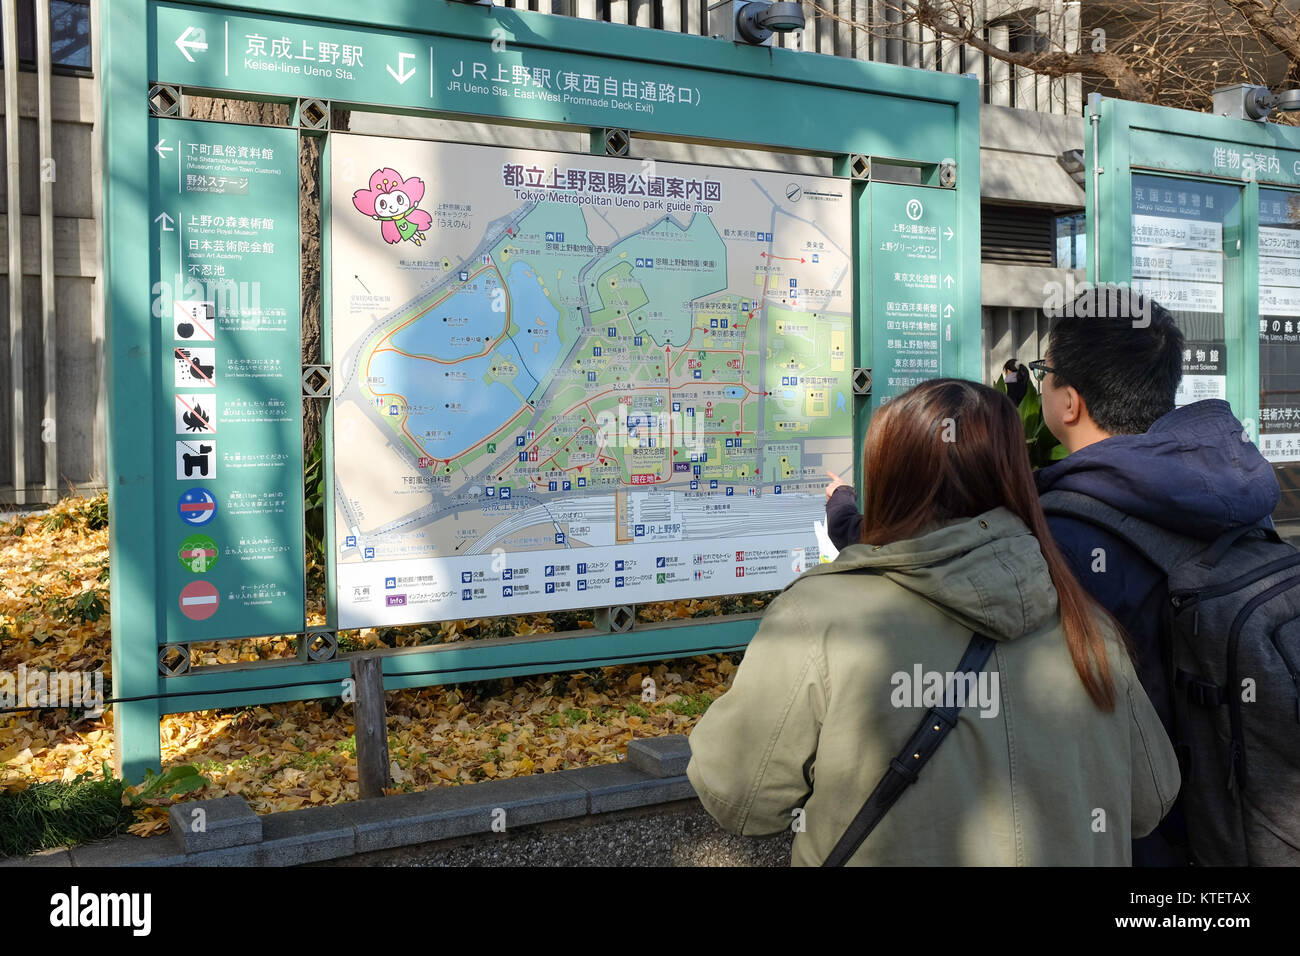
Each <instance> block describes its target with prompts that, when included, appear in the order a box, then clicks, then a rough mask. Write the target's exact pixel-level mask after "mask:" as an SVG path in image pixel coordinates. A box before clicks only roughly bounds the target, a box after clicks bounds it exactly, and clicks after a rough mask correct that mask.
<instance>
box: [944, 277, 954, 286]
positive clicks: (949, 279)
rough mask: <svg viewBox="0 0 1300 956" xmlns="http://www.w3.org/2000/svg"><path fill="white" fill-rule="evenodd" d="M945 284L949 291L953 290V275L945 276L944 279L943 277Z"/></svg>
mask: <svg viewBox="0 0 1300 956" xmlns="http://www.w3.org/2000/svg"><path fill="white" fill-rule="evenodd" d="M943 284H944V285H946V286H947V287H948V288H949V289H951V288H952V276H951V275H946V276H944V277H943Z"/></svg>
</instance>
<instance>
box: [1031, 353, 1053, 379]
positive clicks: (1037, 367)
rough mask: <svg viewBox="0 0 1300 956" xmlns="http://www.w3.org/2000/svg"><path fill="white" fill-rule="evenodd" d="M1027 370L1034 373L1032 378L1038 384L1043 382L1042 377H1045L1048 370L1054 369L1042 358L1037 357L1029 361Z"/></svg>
mask: <svg viewBox="0 0 1300 956" xmlns="http://www.w3.org/2000/svg"><path fill="white" fill-rule="evenodd" d="M1029 370H1030V371H1031V372H1033V373H1034V380H1035V381H1037V382H1038V383H1039V384H1040V385H1041V384H1042V383H1043V379H1044V378H1046V377H1047V373H1048V372H1055V371H1056V369H1054V368H1052V367H1051V366H1050V365H1048V364H1047V363H1046V362H1044V361H1043V360H1042V359H1038V360H1036V361H1033V362H1030V363H1029Z"/></svg>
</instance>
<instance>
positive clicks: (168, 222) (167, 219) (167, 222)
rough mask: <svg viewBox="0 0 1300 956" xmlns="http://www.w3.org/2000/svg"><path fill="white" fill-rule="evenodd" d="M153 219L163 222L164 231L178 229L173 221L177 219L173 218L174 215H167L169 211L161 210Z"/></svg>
mask: <svg viewBox="0 0 1300 956" xmlns="http://www.w3.org/2000/svg"><path fill="white" fill-rule="evenodd" d="M153 221H154V222H161V223H162V231H163V232H175V231H176V230H175V229H173V228H172V223H173V222H174V221H175V220H173V219H172V217H171V216H169V215H167V213H165V212H160V213H159V214H158V215H156V216H154V217H153Z"/></svg>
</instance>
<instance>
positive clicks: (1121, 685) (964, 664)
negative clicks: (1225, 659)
mask: <svg viewBox="0 0 1300 956" xmlns="http://www.w3.org/2000/svg"><path fill="white" fill-rule="evenodd" d="M863 458H864V467H863V471H862V475H863V494H864V501H863V504H864V509H863V511H864V514H863V522H862V542H861V543H859V544H853V545H850V546H849V547H846V548H845V549H844V550H843V551H841V552H840V554H839V556H838V557H837V558H836V560H835V561H833V562H831V563H829V564H822V565H818V566H816V567H814V568H812V569H810V570H809V571H807V572H805V573H804V574H803V575H801V576H800V577H799V578H798V579H796V581H795V582H794V583H793V584H792V585H791V586H790V587H789V588H787V589H786V590H785V591H784V592H783V593H782V594H781V595H780V596H779V597H777V598H776V599H775V600H774V601H773V602H772V604H771V605H770V607H769V608H768V611H767V613H766V614H765V615H764V618H763V622H762V625H761V626H760V628H759V630H758V633H757V634H756V635H755V636H754V638H753V640H752V641H751V642H750V645H749V648H748V649H747V651H746V653H745V659H744V661H743V663H742V664H741V666H740V669H739V670H738V671H737V673H736V676H735V679H734V682H733V685H732V688H731V689H730V690H729V691H728V692H727V693H726V694H724V695H723V696H722V697H721V698H720V699H719V700H717V701H716V702H715V703H714V704H713V705H712V706H711V707H710V709H709V710H708V712H707V713H706V714H705V715H704V716H703V717H702V718H701V720H700V722H699V723H698V724H697V726H696V728H695V730H694V732H693V733H692V735H691V750H692V758H691V763H690V765H689V767H688V770H687V772H688V774H689V776H690V779H691V782H692V784H693V785H694V786H695V790H696V793H697V794H698V795H699V797H700V800H701V801H702V802H703V803H704V806H705V807H706V808H707V809H708V810H709V812H710V813H711V814H713V816H714V817H715V819H717V820H718V822H719V823H720V824H722V826H724V827H725V828H727V829H729V830H732V831H733V832H738V833H746V834H755V835H757V834H765V833H773V832H776V831H778V830H782V829H784V828H786V827H791V826H793V827H794V829H795V832H796V836H795V841H794V855H793V862H794V863H795V864H803V865H820V864H822V863H824V862H826V861H827V860H828V858H830V859H831V861H832V862H842V861H843V860H848V862H851V863H853V864H860V865H861V864H950V865H961V864H974V865H981V864H1002V865H1035V864H1038V865H1042V864H1109V865H1127V864H1128V863H1129V862H1130V853H1131V850H1130V840H1131V838H1132V837H1134V836H1142V835H1145V834H1146V833H1148V832H1150V831H1151V829H1153V828H1154V827H1155V825H1156V824H1157V823H1158V822H1159V820H1160V818H1161V817H1162V816H1163V815H1164V814H1165V813H1166V812H1168V809H1169V807H1170V805H1171V804H1172V803H1173V800H1174V798H1175V796H1176V795H1177V792H1178V787H1179V783H1180V781H1179V776H1178V767H1177V762H1176V760H1175V758H1174V753H1173V749H1172V747H1171V746H1170V744H1169V740H1168V738H1167V737H1166V735H1165V732H1164V729H1163V728H1162V726H1161V724H1160V721H1159V719H1158V717H1157V716H1156V714H1155V711H1154V710H1153V708H1152V707H1151V703H1150V701H1149V700H1148V699H1147V697H1146V695H1145V693H1144V692H1143V690H1142V687H1141V685H1140V684H1139V683H1138V681H1137V678H1136V676H1135V675H1134V671H1133V665H1132V661H1131V660H1130V657H1129V654H1128V651H1127V649H1126V647H1125V644H1124V639H1123V637H1122V635H1121V634H1120V632H1119V629H1118V627H1117V626H1116V625H1115V624H1114V622H1113V621H1112V620H1111V619H1110V618H1109V616H1108V615H1107V614H1106V613H1105V612H1104V611H1103V610H1101V609H1100V608H1099V607H1097V606H1096V605H1095V604H1094V603H1093V602H1092V601H1091V599H1090V598H1089V597H1088V596H1087V594H1086V592H1085V591H1084V590H1083V589H1082V588H1081V586H1080V585H1079V584H1078V582H1077V581H1075V580H1074V578H1073V576H1072V575H1071V573H1070V570H1069V568H1068V566H1067V565H1066V563H1065V560H1064V558H1063V557H1062V556H1061V554H1060V552H1059V551H1058V550H1057V548H1056V546H1055V545H1054V544H1053V542H1052V539H1051V536H1050V534H1049V532H1048V530H1047V524H1046V522H1045V520H1044V518H1043V513H1042V510H1041V508H1040V507H1039V504H1038V497H1037V494H1036V493H1035V489H1034V482H1033V477H1032V473H1031V470H1030V465H1029V459H1028V455H1027V453H1026V451H1025V444H1024V437H1023V431H1022V429H1021V425H1020V419H1019V415H1018V413H1017V411H1016V409H1015V407H1014V406H1013V405H1012V403H1011V401H1010V400H1009V399H1008V398H1007V397H1006V396H1004V395H1002V394H1000V393H999V392H997V391H995V390H994V389H991V388H988V387H987V386H984V385H979V384H976V383H973V382H966V381H960V380H957V379H939V380H935V381H930V382H926V383H924V384H921V385H918V386H916V387H915V388H913V389H911V390H909V391H908V392H906V393H904V394H903V395H900V396H899V397H898V398H896V399H894V400H893V401H892V402H890V403H889V404H887V405H885V406H884V407H883V408H881V409H880V410H879V411H877V412H876V414H875V416H874V418H873V420H872V422H871V426H870V428H869V429H868V431H867V435H866V439H865V441H864V449H863ZM1116 570H1117V573H1122V570H1121V569H1116ZM930 725H932V726H930ZM948 725H951V726H950V729H944V728H945V727H946V726H948ZM891 767H892V768H894V769H892V770H891V769H890V768H891ZM914 767H920V768H921V769H920V770H919V771H918V770H916V769H913V768H914ZM900 794H901V795H900ZM869 796H870V797H871V798H872V802H871V803H870V804H868V806H867V807H866V808H865V809H864V807H863V805H864V802H866V801H867V800H868V797H869ZM891 801H896V802H891ZM882 806H883V808H884V809H883V810H882V809H881V808H882ZM860 811H863V812H862V813H860ZM868 820H869V821H870V822H865V823H864V821H868ZM851 825H852V828H853V829H852V833H856V836H857V838H859V840H860V845H859V844H858V843H855V841H854V839H851V838H846V837H845V834H846V832H850V828H851ZM864 830H865V839H864V840H863V839H860V838H862V837H863V835H864V834H863V831H864ZM833 851H834V852H833Z"/></svg>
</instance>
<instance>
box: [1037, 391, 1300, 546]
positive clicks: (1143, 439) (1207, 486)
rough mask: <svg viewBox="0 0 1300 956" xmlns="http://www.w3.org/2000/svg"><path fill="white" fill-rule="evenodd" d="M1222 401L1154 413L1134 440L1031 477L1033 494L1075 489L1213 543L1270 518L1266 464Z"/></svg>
mask: <svg viewBox="0 0 1300 956" xmlns="http://www.w3.org/2000/svg"><path fill="white" fill-rule="evenodd" d="M1242 432H1243V428H1242V424H1241V422H1239V421H1238V420H1237V418H1236V416H1234V415H1233V414H1232V409H1231V407H1230V406H1229V405H1228V403H1227V402H1225V401H1223V400H1222V399H1217V398H1216V399H1207V400H1205V401H1200V402H1194V403H1193V404H1191V405H1184V406H1183V407H1182V408H1175V409H1174V410H1173V411H1172V412H1169V413H1168V414H1166V415H1162V416H1161V417H1160V418H1158V419H1156V421H1155V423H1154V424H1153V425H1152V426H1151V428H1150V429H1149V430H1147V431H1146V432H1145V433H1144V434H1141V435H1115V436H1112V437H1111V438H1107V439H1105V440H1103V441H1099V442H1097V443H1095V444H1092V445H1089V446H1087V447H1086V448H1081V449H1079V450H1078V451H1076V452H1075V453H1074V454H1072V455H1070V456H1069V457H1068V458H1066V459H1064V460H1062V461H1060V462H1057V463H1056V464H1054V465H1050V466H1048V467H1047V468H1043V469H1040V470H1039V471H1038V472H1037V474H1036V475H1035V480H1036V481H1037V484H1038V492H1039V494H1043V493H1045V492H1047V491H1052V490H1061V491H1076V492H1079V493H1081V494H1085V495H1089V496H1091V497H1093V498H1099V499H1101V500H1102V501H1104V502H1106V504H1108V505H1110V506H1111V507H1113V508H1118V509H1119V510H1120V511H1123V512H1125V513H1126V514H1130V515H1133V516H1135V517H1137V518H1141V519H1142V520H1144V521H1149V522H1151V523H1152V524H1155V525H1158V526H1160V527H1162V528H1164V529H1166V530H1168V531H1173V532H1175V533H1177V534H1183V535H1187V536H1190V537H1194V538H1201V539H1204V540H1213V539H1214V538H1216V537H1218V536H1219V535H1220V534H1222V533H1223V532H1224V531H1227V530H1228V529H1229V528H1233V527H1237V526H1239V525H1243V524H1254V523H1256V522H1258V521H1260V520H1261V519H1263V518H1265V517H1267V516H1268V515H1270V514H1272V512H1273V509H1274V508H1276V507H1277V502H1278V498H1279V495H1280V491H1279V489H1278V484H1277V478H1276V477H1275V476H1274V473H1273V466H1272V465H1271V464H1269V462H1268V460H1267V459H1265V458H1264V456H1263V455H1261V454H1260V452H1259V449H1258V448H1256V447H1255V445H1254V443H1252V442H1249V441H1243V440H1242Z"/></svg>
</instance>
